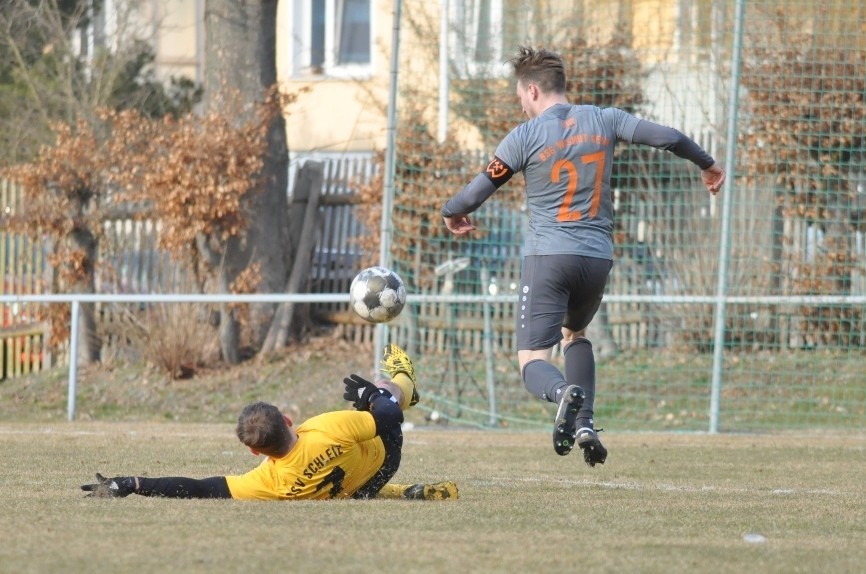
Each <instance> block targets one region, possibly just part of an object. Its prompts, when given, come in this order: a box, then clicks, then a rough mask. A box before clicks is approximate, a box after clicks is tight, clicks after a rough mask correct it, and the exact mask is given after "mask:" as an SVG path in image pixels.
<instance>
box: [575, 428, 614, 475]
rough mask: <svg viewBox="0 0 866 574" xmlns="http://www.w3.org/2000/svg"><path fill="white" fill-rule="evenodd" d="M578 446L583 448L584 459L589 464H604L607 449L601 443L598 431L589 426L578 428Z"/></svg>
mask: <svg viewBox="0 0 866 574" xmlns="http://www.w3.org/2000/svg"><path fill="white" fill-rule="evenodd" d="M598 430H601V429H598ZM577 446H579V447H580V448H581V449H582V450H583V460H584V462H586V464H588V465H589V466H595V465H596V464H604V461H605V459H607V449H606V448H604V445H603V444H601V441H600V440H599V438H598V433H597V432H596V431H594V430H593V429H591V428H589V427H581V428H579V429H577Z"/></svg>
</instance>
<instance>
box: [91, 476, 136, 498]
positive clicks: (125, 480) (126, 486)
mask: <svg viewBox="0 0 866 574" xmlns="http://www.w3.org/2000/svg"><path fill="white" fill-rule="evenodd" d="M96 480H97V482H96V484H82V485H81V490H83V491H85V492H89V493H90V494H88V495H87V496H95V497H96V498H123V497H125V496H129V495H130V494H132V493H133V492H135V477H134V476H115V477H114V478H105V477H104V476H102V475H101V474H99V473H98V472H97V473H96Z"/></svg>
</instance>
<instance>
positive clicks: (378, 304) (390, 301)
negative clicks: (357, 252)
mask: <svg viewBox="0 0 866 574" xmlns="http://www.w3.org/2000/svg"><path fill="white" fill-rule="evenodd" d="M349 300H350V301H351V305H352V310H353V311H354V312H355V313H357V315H358V316H359V317H361V318H362V319H364V320H365V321H369V322H370V323H385V322H387V321H390V320H392V319H394V318H395V317H396V316H397V315H399V314H400V311H402V310H403V305H405V304H406V287H405V286H404V285H403V280H402V279H400V276H399V275H397V274H396V273H394V272H393V271H391V270H390V269H387V268H385V267H379V266H375V267H368V268H366V269H364V270H363V271H361V272H360V273H358V274H357V275H355V278H354V279H352V286H351V287H349Z"/></svg>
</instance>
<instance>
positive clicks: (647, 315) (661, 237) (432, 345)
mask: <svg viewBox="0 0 866 574" xmlns="http://www.w3.org/2000/svg"><path fill="white" fill-rule="evenodd" d="M376 165H377V164H376V163H375V162H373V161H372V160H371V159H369V158H365V157H354V158H344V159H334V160H327V161H324V162H323V184H322V185H323V187H322V193H321V196H320V199H319V215H320V218H319V220H320V226H319V228H318V231H317V236H316V246H315V249H314V251H313V254H312V260H311V265H310V272H309V276H308V281H307V282H306V287H305V289H306V290H307V291H308V292H312V293H347V292H348V290H349V284H350V283H351V280H352V278H353V277H354V275H355V274H356V273H357V271H358V270H359V269H360V266H361V265H362V261H363V260H364V259H365V258H364V255H365V254H364V253H363V252H362V251H361V249H360V248H359V246H358V245H357V243H356V242H355V241H354V240H355V238H357V237H361V236H364V235H367V234H371V233H372V234H376V235H378V234H379V229H372V230H371V229H366V228H365V227H364V225H363V224H362V223H361V222H360V221H359V219H358V214H357V207H358V197H357V194H356V190H355V189H353V188H352V182H356V181H358V180H364V179H367V178H370V177H371V176H372V175H373V174H374V171H375V169H377V167H376ZM301 170H302V167H296V168H295V175H300V171H301ZM297 181H301V179H300V178H293V185H297ZM688 193H689V192H686V191H683V192H680V194H679V195H678V196H676V197H673V196H671V195H670V194H669V193H668V194H662V195H659V196H658V197H655V196H647V197H646V198H640V199H639V200H637V201H631V202H629V203H628V205H629V209H620V210H619V211H618V213H617V219H618V227H617V229H618V233H621V234H622V236H623V237H621V238H620V240H621V241H620V242H619V243H620V244H621V245H622V246H623V247H621V248H620V252H619V253H618V254H617V263H616V265H615V267H614V271H613V273H612V275H611V279H610V283H609V285H608V293H610V294H616V295H629V294H639V295H643V294H649V295H708V294H712V293H713V292H714V288H715V280H716V279H715V277H716V275H715V273H716V267H715V265H716V263H717V261H716V260H717V254H718V253H717V252H718V247H717V243H713V242H704V244H705V245H710V247H709V248H704V251H706V252H705V253H696V252H695V247H694V244H695V243H696V242H695V241H693V240H692V239H691V237H692V236H691V235H690V234H694V233H703V234H705V233H707V232H708V229H709V228H710V227H711V225H709V220H707V222H706V225H705V226H704V228H702V229H694V226H695V225H702V223H701V221H700V220H697V223H696V220H695V218H694V217H693V216H692V215H691V214H690V213H688V210H693V209H697V210H699V211H700V210H703V211H704V212H705V213H707V214H710V216H711V217H715V216H714V215H712V212H713V210H714V209H715V206H713V205H712V204H711V202H710V200H709V199H708V198H706V194H703V195H701V196H695V197H691V196H689V195H688ZM738 193H739V198H738V199H739V201H738V207H737V208H736V209H740V210H752V211H754V210H755V209H765V210H766V211H767V213H765V214H762V215H761V216H760V217H755V214H754V213H748V212H746V211H743V212H742V213H735V214H734V225H739V226H741V225H744V224H743V223H740V222H751V223H747V225H750V226H751V227H749V228H747V229H742V228H737V229H735V230H734V236H735V237H736V236H738V235H737V234H740V235H741V236H746V237H748V236H762V237H766V236H768V235H769V232H768V230H767V229H759V228H758V227H759V226H761V225H770V223H769V222H772V221H774V220H775V221H778V222H779V223H778V226H779V228H780V230H779V231H778V233H780V234H781V236H782V239H781V240H780V241H779V242H778V245H777V248H778V253H773V252H772V250H773V249H774V248H776V247H774V246H773V245H769V244H763V243H761V242H753V243H754V245H748V244H746V245H745V246H742V247H740V248H739V254H738V256H739V259H736V258H735V259H734V260H733V265H734V266H733V276H732V285H733V288H734V289H735V290H739V291H738V292H737V293H738V294H755V295H757V294H773V295H786V294H796V293H792V290H791V289H792V287H791V281H790V278H791V277H792V276H793V275H794V274H795V268H796V267H797V266H798V265H801V264H802V263H803V262H808V261H809V260H810V258H812V259H814V257H815V253H816V250H819V249H820V241H821V238H820V235H819V231H818V230H816V228H815V227H814V226H810V225H808V224H807V223H806V222H805V221H803V220H801V219H794V218H781V219H780V218H779V216H778V214H774V213H773V212H772V210H773V209H775V206H773V204H772V202H770V203H769V204H767V205H766V206H764V207H758V208H756V207H755V206H756V205H759V206H760V203H759V202H758V199H759V198H758V196H759V195H760V193H761V192H760V190H751V191H750V190H742V189H740V190H738ZM747 193H751V194H752V195H753V196H755V197H752V198H749V197H745V194H747ZM615 199H616V203H617V204H618V205H619V204H621V203H624V202H622V201H621V199H620V198H615ZM21 201H22V198H21V194H20V191H19V190H18V189H17V188H16V187H15V186H13V185H10V184H9V183H8V182H4V181H0V209H2V210H4V213H5V214H9V213H11V212H13V211H14V210H15V209H16V208H17V206H18V205H20V202H21ZM701 202H703V203H701ZM696 206H697V207H696ZM478 217H479V218H485V219H488V220H489V221H488V222H487V223H488V225H487V226H486V228H488V229H496V230H497V233H498V236H497V237H496V238H495V239H494V240H491V239H489V238H488V239H487V240H486V242H485V241H481V242H478V243H472V244H470V245H469V246H468V247H467V249H468V251H467V253H468V254H469V255H470V256H471V257H472V259H473V261H472V265H471V266H470V268H468V269H467V270H465V271H464V272H463V274H462V275H460V276H459V277H458V280H455V281H454V282H453V287H452V286H451V285H446V284H447V283H448V281H449V278H448V277H446V276H442V277H439V278H438V280H437V283H436V284H435V285H434V286H432V287H430V288H429V289H427V290H426V291H425V293H429V294H442V293H445V292H454V293H463V294H473V295H477V294H483V293H485V292H490V289H491V288H492V287H495V288H496V289H497V292H498V294H508V293H515V295H516V290H517V286H518V284H519V272H520V256H519V251H520V243H521V241H522V237H523V226H524V224H525V223H524V215H523V214H522V213H521V212H520V211H519V210H515V209H514V208H513V207H508V206H503V205H497V204H496V203H495V202H490V204H489V205H487V206H485V209H484V210H483V212H479V214H478ZM103 231H104V234H105V239H104V240H103V241H102V242H101V244H100V257H101V263H102V265H101V269H102V271H101V274H100V275H99V277H97V283H96V288H97V292H101V293H117V292H123V293H135V292H141V293H152V292H166V293H169V292H176V291H182V290H184V289H185V287H184V285H185V279H186V274H185V273H184V270H183V269H181V268H178V267H177V266H176V265H174V264H172V262H171V261H170V260H169V258H168V257H167V256H166V255H165V254H164V253H161V252H160V251H159V249H158V247H157V239H158V234H159V225H158V223H157V222H148V221H135V220H133V219H131V218H130V219H123V218H121V219H114V220H111V221H106V222H105V224H104V229H103ZM851 242H852V249H853V255H854V258H855V259H856V261H857V262H858V263H857V265H855V267H854V268H853V271H852V272H851V278H850V279H851V280H850V284H851V293H852V294H862V293H863V292H864V290H866V285H864V275H866V270H864V264H863V262H864V260H866V241H864V235H863V233H861V232H859V231H857V232H855V233H854V235H853V237H852V240H851ZM765 243H766V242H765ZM44 249H45V247H44V246H43V245H42V244H41V243H40V242H39V241H35V240H33V239H32V238H27V237H23V236H20V235H16V234H12V233H9V232H8V231H7V230H6V229H5V227H4V228H2V229H0V276H2V277H3V283H2V291H0V292H2V293H3V294H24V293H40V292H42V290H43V283H44V281H43V274H44V273H45V268H46V265H45V253H44ZM689 250H691V251H689ZM373 259H375V257H373ZM368 260H369V259H368ZM767 261H770V262H773V261H775V262H776V263H775V264H778V265H776V266H777V267H779V266H780V268H781V272H778V273H777V274H778V275H779V276H780V277H781V279H780V280H779V284H778V285H775V286H772V285H770V286H768V285H767V283H766V279H763V278H764V277H765V276H766V271H767V270H766V268H762V267H761V265H764V266H767V265H768V264H767ZM775 264H774V265H775ZM686 265H687V266H688V267H687V268H686V267H684V266H686ZM482 272H483V273H486V274H489V278H487V279H482V277H481V273H482ZM697 272H703V273H704V275H703V276H696V275H694V274H695V273H697ZM689 273H691V274H692V276H688V277H686V276H685V275H684V274H689ZM450 279H454V278H453V277H452V278H450ZM680 280H683V281H682V282H680V283H678V282H679V281H680ZM686 284H687V285H688V287H689V289H691V291H689V292H684V290H683V288H684V286H685V285H686ZM695 286H698V287H699V288H702V289H704V290H705V291H704V292H694V288H695ZM36 310H37V307H35V306H33V305H3V306H2V311H3V315H2V325H0V357H2V364H0V377H6V376H16V375H20V374H24V373H27V372H30V371H34V370H39V369H41V368H42V367H43V365H44V364H45V362H47V361H49V360H50V357H47V356H45V354H44V353H43V347H44V346H43V341H44V340H45V334H46V330H45V329H46V327H45V325H44V324H42V323H40V322H39V319H38V316H37V313H36ZM310 311H311V316H312V317H313V318H314V319H317V320H319V321H323V322H327V323H330V324H334V325H336V326H337V328H338V329H339V331H340V334H341V335H342V336H343V337H345V338H347V339H350V340H353V341H356V342H358V343H369V342H371V341H372V340H373V333H374V328H373V326H371V325H369V324H367V323H365V322H363V321H362V320H360V319H359V318H358V317H357V316H355V315H354V314H353V313H352V312H351V311H350V310H349V308H348V305H347V304H345V303H321V304H314V305H311V306H310ZM680 311H682V309H681V310H680ZM692 311H695V313H693V316H690V317H683V315H685V313H682V312H677V313H672V312H671V309H670V307H664V306H662V305H651V304H646V303H641V302H617V303H606V304H605V305H603V307H602V314H601V316H600V319H599V321H597V323H600V324H603V325H604V326H605V330H606V331H607V333H606V334H607V335H608V336H610V337H611V338H612V339H613V340H614V341H615V342H616V345H617V346H618V347H620V348H647V347H653V346H663V345H666V344H670V342H671V335H672V333H674V332H677V330H681V329H683V326H684V323H687V322H688V321H692V322H694V323H696V324H697V327H696V328H698V329H700V328H703V329H705V330H706V329H708V328H709V327H708V326H709V325H710V324H711V318H709V317H708V316H701V315H700V313H704V312H706V311H707V309H701V310H695V309H692V310H690V313H691V312H692ZM766 311H767V309H763V310H762V311H761V314H763V315H764V316H769V315H770V313H774V314H775V315H774V316H773V318H772V319H771V321H772V324H771V325H769V326H768V324H767V323H766V322H765V323H763V324H757V325H755V326H754V327H753V329H754V330H755V331H759V330H762V329H763V330H764V331H766V330H767V329H768V328H772V329H773V330H774V331H775V332H776V335H775V336H776V337H777V339H778V341H781V344H782V345H783V346H790V347H799V346H802V345H804V344H808V343H809V339H808V336H809V335H808V333H806V332H804V327H803V325H804V324H805V322H804V318H803V316H802V309H799V308H797V307H796V306H789V308H784V309H782V308H779V307H775V308H773V309H771V310H770V312H766ZM485 313H489V317H487V319H488V320H489V321H490V324H492V325H493V330H494V332H495V344H496V345H497V346H498V347H500V348H503V349H514V348H515V341H514V306H513V305H512V304H495V305H489V306H488V308H487V309H485V308H484V306H482V305H465V304H464V305H457V304H441V303H424V304H412V303H411V301H410V305H409V307H408V309H407V311H404V313H403V314H402V315H401V316H400V318H398V319H397V320H396V321H395V322H394V323H393V324H392V326H393V328H394V329H396V330H397V336H399V337H400V338H406V337H411V340H413V341H416V344H417V345H418V346H419V347H420V350H424V351H428V352H445V351H447V350H448V348H449V347H450V346H454V345H455V344H459V345H460V346H461V347H463V348H464V349H466V350H467V352H481V349H482V347H483V344H484V335H485V334H484V321H485ZM753 314H754V313H753ZM764 321H766V319H765V320H764ZM857 321H859V323H858V325H856V326H854V328H853V329H854V331H858V330H859V332H860V335H859V337H860V340H862V339H863V337H864V334H863V330H864V329H866V326H864V325H863V318H862V317H860V316H859V314H858V316H857ZM745 322H747V321H745V320H744V321H743V323H745ZM748 336H751V335H743V337H744V338H747V337H748ZM109 343H110V341H109Z"/></svg>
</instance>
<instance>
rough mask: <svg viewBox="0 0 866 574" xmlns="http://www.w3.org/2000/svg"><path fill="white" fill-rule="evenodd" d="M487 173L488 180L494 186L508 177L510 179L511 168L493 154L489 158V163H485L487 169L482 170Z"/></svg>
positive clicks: (497, 185)
mask: <svg viewBox="0 0 866 574" xmlns="http://www.w3.org/2000/svg"><path fill="white" fill-rule="evenodd" d="M484 172H485V173H486V174H487V177H489V178H490V181H492V182H493V184H494V185H496V187H499V186H500V185H502V184H503V183H505V182H506V181H508V180H509V179H511V176H512V174H513V173H514V172H513V171H511V168H510V167H508V166H507V165H505V162H503V161H502V160H501V159H499V158H498V157H496V156H493V159H492V160H490V163H488V164H487V169H485V170H484Z"/></svg>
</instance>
